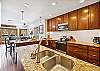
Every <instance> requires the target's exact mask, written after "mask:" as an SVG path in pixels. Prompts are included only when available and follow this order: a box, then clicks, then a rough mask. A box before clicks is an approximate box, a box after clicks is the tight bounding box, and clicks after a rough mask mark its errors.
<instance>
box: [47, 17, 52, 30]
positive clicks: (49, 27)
mask: <svg viewBox="0 0 100 71" xmlns="http://www.w3.org/2000/svg"><path fill="white" fill-rule="evenodd" d="M51 26H52V20H51V19H49V20H47V31H48V32H51V31H52V28H51Z"/></svg>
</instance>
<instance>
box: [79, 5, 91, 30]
mask: <svg viewBox="0 0 100 71" xmlns="http://www.w3.org/2000/svg"><path fill="white" fill-rule="evenodd" d="M88 13H89V10H88V7H83V8H81V9H78V30H87V29H88V16H89V15H88Z"/></svg>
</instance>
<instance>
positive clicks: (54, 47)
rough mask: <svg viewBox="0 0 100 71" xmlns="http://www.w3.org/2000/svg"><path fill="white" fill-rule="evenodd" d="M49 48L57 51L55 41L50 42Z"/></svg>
mask: <svg viewBox="0 0 100 71" xmlns="http://www.w3.org/2000/svg"><path fill="white" fill-rule="evenodd" d="M48 47H49V48H51V49H56V42H55V40H48Z"/></svg>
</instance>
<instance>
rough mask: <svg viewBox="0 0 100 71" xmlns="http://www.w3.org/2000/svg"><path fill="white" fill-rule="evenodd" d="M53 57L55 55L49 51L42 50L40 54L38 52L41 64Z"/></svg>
mask: <svg viewBox="0 0 100 71" xmlns="http://www.w3.org/2000/svg"><path fill="white" fill-rule="evenodd" d="M54 55H55V53H54V52H52V51H49V50H44V51H42V52H39V57H40V62H43V61H45V60H47V59H49V58H50V57H52V56H54Z"/></svg>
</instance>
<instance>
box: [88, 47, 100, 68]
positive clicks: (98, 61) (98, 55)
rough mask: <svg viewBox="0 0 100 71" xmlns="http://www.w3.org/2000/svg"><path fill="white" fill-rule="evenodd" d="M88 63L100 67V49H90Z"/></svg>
mask: <svg viewBox="0 0 100 71" xmlns="http://www.w3.org/2000/svg"><path fill="white" fill-rule="evenodd" d="M88 62H90V63H93V64H95V65H98V66H100V48H99V47H89V51H88Z"/></svg>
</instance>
